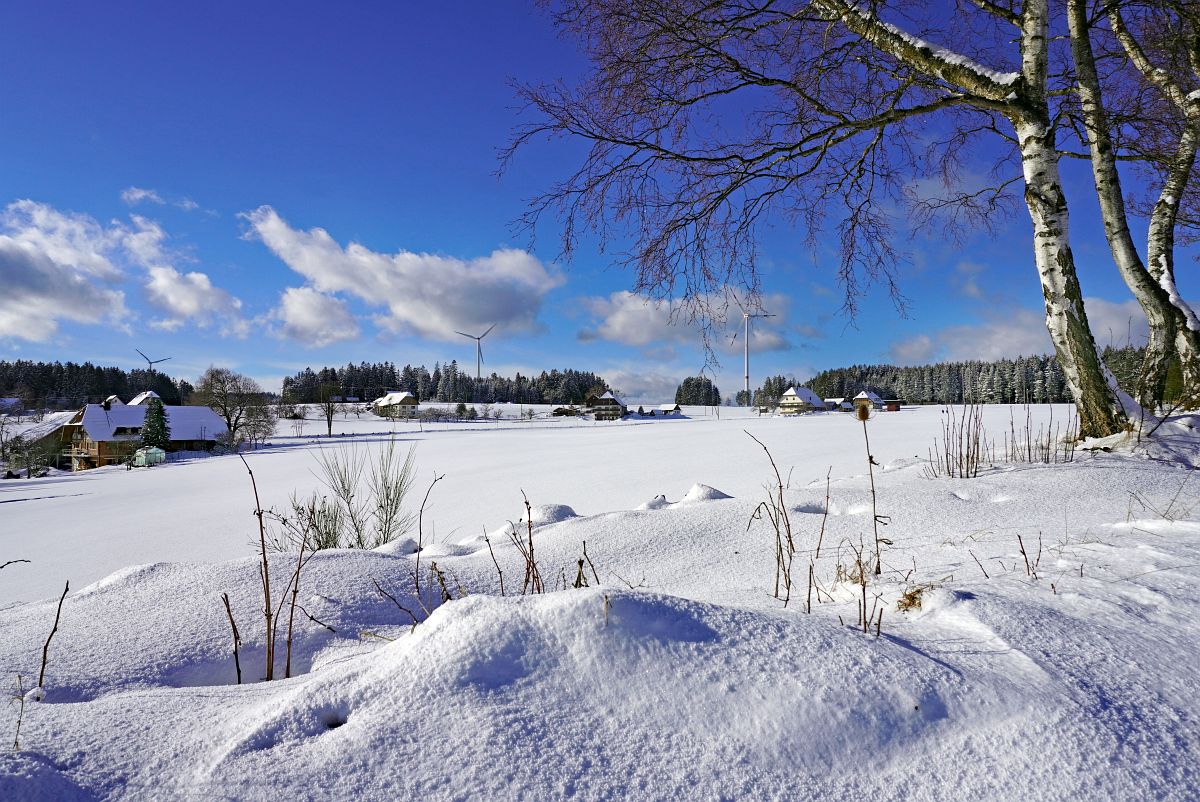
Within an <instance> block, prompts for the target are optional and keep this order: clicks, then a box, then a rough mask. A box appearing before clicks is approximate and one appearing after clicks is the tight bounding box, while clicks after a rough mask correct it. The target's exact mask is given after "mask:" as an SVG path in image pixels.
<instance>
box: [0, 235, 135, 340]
mask: <svg viewBox="0 0 1200 802" xmlns="http://www.w3.org/2000/svg"><path fill="white" fill-rule="evenodd" d="M0 287H3V288H4V289H3V292H0V337H14V338H20V339H22V340H28V341H30V342H44V341H46V340H48V339H50V338H51V337H52V336H53V335H54V334H55V333H56V332H57V331H58V325H59V322H60V321H62V320H70V321H74V322H77V323H100V322H102V321H105V320H108V321H112V322H119V321H120V320H121V319H122V318H123V317H124V316H125V314H126V310H125V295H124V293H122V292H121V291H120V290H117V289H113V288H112V287H109V286H106V285H105V284H104V282H102V281H97V280H96V278H95V276H94V274H91V273H90V272H89V271H88V270H85V269H81V268H80V267H79V266H78V265H74V264H71V263H69V262H68V263H64V262H57V261H55V260H54V259H52V258H51V257H49V256H48V255H47V254H45V253H43V252H40V251H38V250H37V249H36V248H35V247H33V246H32V245H30V244H28V243H22V242H18V241H17V240H16V239H15V238H14V237H11V236H8V235H6V234H0Z"/></svg>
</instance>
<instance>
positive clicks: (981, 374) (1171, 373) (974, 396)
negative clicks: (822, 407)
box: [739, 346, 1182, 404]
mask: <svg viewBox="0 0 1200 802" xmlns="http://www.w3.org/2000/svg"><path fill="white" fill-rule="evenodd" d="M1101 355H1102V358H1103V360H1104V364H1105V366H1106V367H1108V369H1109V370H1110V371H1112V373H1113V375H1114V376H1115V377H1116V379H1117V383H1118V385H1119V386H1120V387H1121V388H1122V389H1123V390H1125V391H1126V392H1128V393H1131V394H1132V393H1133V392H1135V390H1136V388H1137V385H1138V381H1139V378H1140V376H1141V369H1142V365H1143V363H1144V359H1145V349H1144V348H1134V347H1131V346H1126V347H1123V348H1114V347H1111V346H1109V347H1106V348H1105V349H1104V351H1103V352H1102V354H1101ZM795 384H796V381H795V379H792V378H786V379H785V378H784V377H783V376H776V377H772V378H769V379H767V380H766V381H764V382H763V386H762V387H760V388H759V389H758V390H756V391H755V394H754V403H755V404H769V403H772V402H777V401H778V399H779V396H780V395H782V394H783V392H784V391H786V390H787V389H788V387H791V386H793V385H795ZM804 385H805V386H806V387H808V388H810V389H811V390H812V391H813V392H815V393H816V394H817V395H819V396H821V397H822V398H847V397H850V396H854V395H857V394H858V393H859V392H860V391H862V390H864V389H868V390H872V391H873V392H875V393H876V394H878V395H880V396H881V397H883V398H898V399H900V400H902V401H904V402H905V403H908V404H945V403H952V404H961V403H963V402H965V401H972V402H975V403H981V404H1023V403H1029V404H1066V403H1070V402H1071V400H1072V399H1071V394H1070V391H1069V388H1068V386H1067V383H1066V381H1065V379H1064V377H1063V371H1062V367H1061V366H1060V365H1059V363H1058V360H1057V359H1055V358H1054V357H1053V356H1048V355H1043V356H1023V357H1017V358H1016V359H1000V360H996V361H994V362H983V361H978V360H972V361H966V362H939V363H936V364H932V365H918V366H914V367H897V366H895V365H851V366H849V367H844V368H834V369H832V370H824V371H821V372H820V373H818V374H817V375H816V376H814V377H813V378H811V379H810V380H808V381H807V382H804ZM1181 391H1182V378H1181V373H1180V368H1179V365H1178V363H1177V362H1176V363H1174V364H1172V365H1171V366H1169V369H1168V371H1167V385H1166V396H1167V399H1168V400H1171V399H1173V398H1175V397H1176V396H1178V395H1179V393H1180V392H1181ZM739 396H744V393H739ZM739 400H741V399H739Z"/></svg>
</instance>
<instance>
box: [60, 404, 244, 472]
mask: <svg viewBox="0 0 1200 802" xmlns="http://www.w3.org/2000/svg"><path fill="white" fill-rule="evenodd" d="M163 411H164V412H165V414H166V418H167V428H169V429H170V432H171V434H170V437H171V441H170V447H169V448H168V450H169V451H207V450H209V449H211V448H212V447H213V446H214V445H215V444H216V442H217V438H219V437H221V436H222V435H224V434H226V433H227V432H228V429H227V428H226V426H225V422H224V421H223V420H221V418H220V416H218V415H217V413H215V412H213V411H212V410H211V409H209V408H208V407H163ZM145 419H146V407H145V406H140V405H138V406H135V405H133V404H128V405H126V404H121V403H119V399H118V403H116V404H114V403H112V402H108V401H106V402H105V403H104V404H88V405H87V406H85V407H84V408H83V409H81V410H79V411H78V412H76V413H74V414H73V415H71V416H70V417H67V418H65V419H60V420H58V421H56V422H55V426H53V427H52V428H50V427H48V428H47V429H46V430H43V431H41V432H40V433H39V434H40V437H39V438H38V442H39V444H40V445H41V446H42V447H43V448H45V449H46V450H47V451H52V452H55V453H57V454H58V455H59V459H58V460H57V461H58V462H60V463H69V464H70V466H71V470H74V471H81V470H85V469H87V468H97V467H100V466H102V465H116V464H120V463H123V462H125V461H126V460H128V459H129V458H130V456H132V455H133V453H134V451H136V450H137V449H138V448H140V447H141V445H142V424H143V423H144V422H145Z"/></svg>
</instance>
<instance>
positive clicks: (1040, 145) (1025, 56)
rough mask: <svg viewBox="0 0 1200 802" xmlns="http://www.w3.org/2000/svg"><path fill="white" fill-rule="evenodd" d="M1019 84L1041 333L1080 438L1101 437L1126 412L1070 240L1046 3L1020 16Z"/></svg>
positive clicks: (1121, 422) (1018, 124)
mask: <svg viewBox="0 0 1200 802" xmlns="http://www.w3.org/2000/svg"><path fill="white" fill-rule="evenodd" d="M1020 28H1021V79H1022V80H1021V84H1022V86H1021V87H1020V89H1021V90H1022V91H1021V92H1020V93H1019V95H1018V102H1017V104H1016V105H1014V107H1013V110H1012V112H1011V113H1010V115H1009V119H1010V120H1011V121H1012V123H1013V127H1014V128H1015V129H1016V134H1017V142H1018V146H1019V148H1020V152H1021V167H1022V170H1023V172H1024V175H1025V205H1026V207H1027V208H1028V210H1029V218H1030V220H1031V221H1032V222H1033V251H1034V261H1035V263H1036V264H1037V271H1038V278H1039V279H1040V280H1041V283H1042V295H1043V297H1044V299H1045V303H1046V329H1047V330H1048V331H1049V332H1050V340H1051V342H1052V343H1053V344H1054V351H1055V354H1056V355H1057V357H1058V363H1059V365H1060V366H1061V367H1062V371H1063V376H1064V378H1065V380H1066V384H1067V388H1068V390H1069V391H1070V393H1071V397H1072V398H1074V399H1075V406H1076V408H1077V409H1078V411H1079V435H1080V437H1105V436H1107V435H1110V434H1115V433H1117V432H1119V431H1121V430H1122V429H1124V427H1125V422H1126V418H1125V412H1124V409H1123V408H1122V406H1121V404H1120V403H1119V402H1118V400H1117V396H1116V393H1115V392H1114V390H1113V388H1112V386H1111V385H1110V384H1109V381H1108V377H1107V376H1106V371H1105V370H1104V367H1103V363H1102V362H1101V361H1100V355H1099V352H1098V351H1097V350H1096V342H1095V340H1094V339H1093V338H1092V331H1091V327H1090V326H1089V325H1088V320H1087V313H1086V312H1085V311H1084V309H1083V293H1082V292H1081V290H1080V287H1079V276H1078V274H1077V273H1076V271H1075V257H1074V256H1073V255H1072V253H1071V245H1070V240H1069V232H1070V227H1069V218H1068V214H1067V199H1066V194H1065V193H1064V192H1063V187H1062V178H1061V177H1060V175H1059V172H1058V153H1057V152H1056V149H1055V141H1054V126H1053V124H1052V123H1051V121H1050V105H1049V101H1048V97H1047V89H1046V84H1047V78H1046V71H1047V65H1048V62H1049V55H1048V40H1047V34H1048V29H1049V4H1048V0H1027V2H1026V3H1025V4H1024V5H1023V7H1022V9H1021V21H1020Z"/></svg>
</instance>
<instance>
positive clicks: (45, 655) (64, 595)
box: [37, 581, 71, 688]
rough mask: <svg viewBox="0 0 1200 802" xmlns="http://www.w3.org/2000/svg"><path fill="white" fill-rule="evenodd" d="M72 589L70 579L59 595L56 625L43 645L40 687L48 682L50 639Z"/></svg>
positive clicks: (55, 618)
mask: <svg viewBox="0 0 1200 802" xmlns="http://www.w3.org/2000/svg"><path fill="white" fill-rule="evenodd" d="M70 589H71V583H70V582H69V581H68V582H67V584H66V586H64V587H63V592H62V596H59V597H58V610H57V611H56V612H55V613H54V626H53V628H51V630H50V634H49V635H47V636H46V644H45V645H44V646H42V670H41V671H39V672H38V684H37V686H38V687H39V688H44V687H46V686H45V682H46V663H47V662H48V661H49V659H50V641H51V640H52V639H53V638H54V633H55V632H58V619H59V618H60V617H61V616H62V606H63V599H65V598H67V591H69V590H70Z"/></svg>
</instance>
